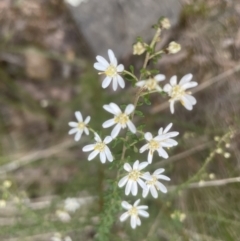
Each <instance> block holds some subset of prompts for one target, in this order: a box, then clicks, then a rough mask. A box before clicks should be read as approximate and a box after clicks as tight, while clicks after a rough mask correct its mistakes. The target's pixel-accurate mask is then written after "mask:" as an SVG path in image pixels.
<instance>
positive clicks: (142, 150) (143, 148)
mask: <svg viewBox="0 0 240 241" xmlns="http://www.w3.org/2000/svg"><path fill="white" fill-rule="evenodd" d="M147 149H148V144H145V145H144V146H142V147H141V148H140V150H139V152H140V153H143V152H144V151H146V150H147Z"/></svg>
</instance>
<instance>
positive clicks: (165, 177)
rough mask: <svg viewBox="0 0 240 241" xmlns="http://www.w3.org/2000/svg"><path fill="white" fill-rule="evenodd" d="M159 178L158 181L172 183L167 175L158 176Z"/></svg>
mask: <svg viewBox="0 0 240 241" xmlns="http://www.w3.org/2000/svg"><path fill="white" fill-rule="evenodd" d="M157 178H158V179H162V180H165V181H170V180H171V179H170V178H169V177H167V176H165V175H157Z"/></svg>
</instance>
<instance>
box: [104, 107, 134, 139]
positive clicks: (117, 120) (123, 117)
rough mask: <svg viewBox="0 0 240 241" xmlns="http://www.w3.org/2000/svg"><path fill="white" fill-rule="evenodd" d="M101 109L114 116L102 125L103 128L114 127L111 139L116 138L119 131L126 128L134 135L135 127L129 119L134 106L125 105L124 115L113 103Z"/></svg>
mask: <svg viewBox="0 0 240 241" xmlns="http://www.w3.org/2000/svg"><path fill="white" fill-rule="evenodd" d="M103 108H104V109H105V110H106V111H108V112H109V113H111V114H113V115H114V118H112V119H110V120H107V121H105V122H104V123H103V124H102V126H103V128H108V127H111V126H113V125H115V127H114V128H113V130H112V132H111V136H112V138H113V139H114V138H116V137H117V135H118V134H119V132H120V130H121V129H124V128H126V127H128V128H129V130H130V131H131V132H132V133H136V127H135V126H134V124H133V123H132V121H131V120H130V118H129V115H130V114H131V113H132V112H133V111H134V109H135V107H134V105H132V104H129V105H127V106H126V108H125V111H124V113H122V111H121V109H120V108H119V107H118V105H116V104H115V103H110V104H109V105H104V106H103Z"/></svg>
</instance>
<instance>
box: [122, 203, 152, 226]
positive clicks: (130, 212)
mask: <svg viewBox="0 0 240 241" xmlns="http://www.w3.org/2000/svg"><path fill="white" fill-rule="evenodd" d="M139 202H140V199H138V200H137V201H136V202H135V203H134V204H133V205H131V204H129V203H128V202H126V201H123V202H122V207H123V208H124V209H126V210H127V212H125V213H123V214H122V215H121V216H120V221H121V222H124V221H125V220H127V218H128V217H129V216H130V217H131V220H130V224H131V227H132V228H133V229H135V228H136V227H137V226H140V225H141V220H140V218H139V216H142V217H145V218H148V217H149V213H148V212H147V211H145V210H146V209H148V206H145V205H142V206H138V204H139Z"/></svg>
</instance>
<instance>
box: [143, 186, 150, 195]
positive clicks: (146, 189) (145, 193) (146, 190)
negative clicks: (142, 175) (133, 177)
mask: <svg viewBox="0 0 240 241" xmlns="http://www.w3.org/2000/svg"><path fill="white" fill-rule="evenodd" d="M148 192H149V187H148V186H147V188H145V189H143V193H142V196H143V197H144V198H145V197H146V196H147V195H148Z"/></svg>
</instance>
